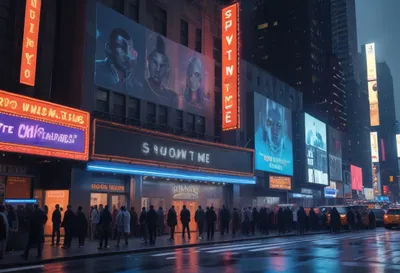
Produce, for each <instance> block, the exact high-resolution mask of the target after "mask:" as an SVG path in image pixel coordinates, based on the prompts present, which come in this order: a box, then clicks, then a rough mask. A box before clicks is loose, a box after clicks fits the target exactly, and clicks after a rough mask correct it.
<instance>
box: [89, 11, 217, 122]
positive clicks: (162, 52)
mask: <svg viewBox="0 0 400 273" xmlns="http://www.w3.org/2000/svg"><path fill="white" fill-rule="evenodd" d="M95 59H96V62H95V84H96V85H98V86H101V87H104V88H107V89H111V90H113V91H116V92H120V93H123V94H127V95H130V96H133V97H136V98H139V99H143V100H147V101H150V102H153V103H157V104H162V105H166V106H169V107H173V108H178V109H181V110H185V111H188V112H190V113H194V114H198V115H206V116H208V117H213V116H214V61H213V60H212V59H210V58H208V57H206V56H205V55H202V54H200V53H198V52H195V51H193V50H191V49H189V48H187V47H185V46H182V45H179V44H177V43H175V42H172V41H171V40H168V39H167V38H165V37H163V36H161V35H159V34H158V33H155V32H152V31H150V30H148V29H146V28H144V27H143V26H141V25H139V24H137V23H135V22H133V21H131V20H129V19H128V18H127V17H125V16H123V15H121V14H119V13H118V12H116V11H114V10H112V9H109V8H107V7H105V6H103V5H101V4H98V5H97V39H96V55H95Z"/></svg>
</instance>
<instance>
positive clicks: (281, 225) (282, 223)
mask: <svg viewBox="0 0 400 273" xmlns="http://www.w3.org/2000/svg"><path fill="white" fill-rule="evenodd" d="M276 218H277V220H278V234H279V235H282V234H285V228H286V217H285V212H284V211H283V209H282V208H279V210H278V213H277V217H276Z"/></svg>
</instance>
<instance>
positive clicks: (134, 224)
mask: <svg viewBox="0 0 400 273" xmlns="http://www.w3.org/2000/svg"><path fill="white" fill-rule="evenodd" d="M129 214H130V215H131V236H132V237H134V236H136V232H137V223H138V215H137V212H136V210H135V208H134V207H131V211H130V212H129Z"/></svg>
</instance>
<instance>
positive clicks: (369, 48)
mask: <svg viewBox="0 0 400 273" xmlns="http://www.w3.org/2000/svg"><path fill="white" fill-rule="evenodd" d="M365 54H366V58H367V77H368V81H376V58H375V43H370V44H366V45H365Z"/></svg>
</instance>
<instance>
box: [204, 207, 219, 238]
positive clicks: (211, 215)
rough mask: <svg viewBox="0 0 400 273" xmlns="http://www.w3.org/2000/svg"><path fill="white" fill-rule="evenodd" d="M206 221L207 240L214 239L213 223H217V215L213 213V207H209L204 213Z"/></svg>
mask: <svg viewBox="0 0 400 273" xmlns="http://www.w3.org/2000/svg"><path fill="white" fill-rule="evenodd" d="M206 221H207V240H210V238H211V239H213V238H214V231H215V222H216V221H217V214H216V213H215V211H214V207H210V209H209V210H207V212H206Z"/></svg>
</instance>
